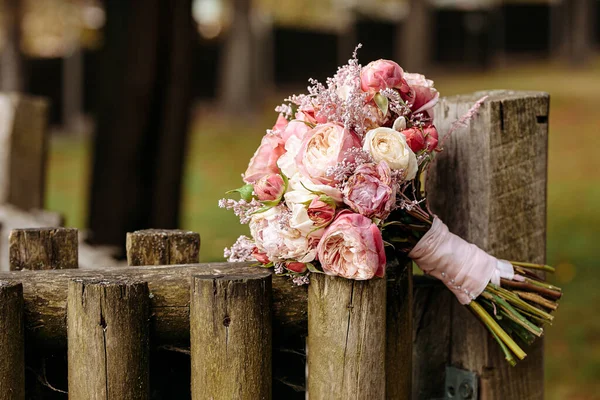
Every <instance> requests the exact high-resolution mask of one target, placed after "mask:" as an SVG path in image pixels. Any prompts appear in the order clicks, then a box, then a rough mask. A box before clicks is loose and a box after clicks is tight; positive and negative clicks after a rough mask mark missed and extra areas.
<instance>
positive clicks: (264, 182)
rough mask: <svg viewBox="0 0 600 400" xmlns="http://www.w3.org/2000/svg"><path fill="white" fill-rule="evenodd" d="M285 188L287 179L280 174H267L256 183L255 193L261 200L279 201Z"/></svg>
mask: <svg viewBox="0 0 600 400" xmlns="http://www.w3.org/2000/svg"><path fill="white" fill-rule="evenodd" d="M285 189H286V188H285V181H284V180H283V177H282V176H281V175H279V174H267V175H265V176H263V177H262V178H260V179H259V180H258V181H257V182H256V183H255V184H254V194H256V197H258V199H259V200H260V201H279V200H280V199H281V197H282V196H283V193H284V192H285Z"/></svg>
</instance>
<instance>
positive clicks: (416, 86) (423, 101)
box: [402, 72, 440, 118]
mask: <svg viewBox="0 0 600 400" xmlns="http://www.w3.org/2000/svg"><path fill="white" fill-rule="evenodd" d="M404 79H406V83H408V86H409V87H410V92H409V93H402V98H403V99H404V101H406V102H409V103H411V107H410V108H411V110H412V112H413V113H415V114H416V113H424V112H427V113H428V114H429V117H430V118H433V107H434V106H435V105H436V104H437V102H438V99H439V98H440V94H439V92H438V91H437V90H436V89H435V88H434V87H433V81H432V80H430V79H427V78H425V76H424V75H421V74H411V73H408V72H407V73H405V74H404Z"/></svg>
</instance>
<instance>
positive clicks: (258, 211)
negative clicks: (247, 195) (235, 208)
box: [250, 206, 273, 215]
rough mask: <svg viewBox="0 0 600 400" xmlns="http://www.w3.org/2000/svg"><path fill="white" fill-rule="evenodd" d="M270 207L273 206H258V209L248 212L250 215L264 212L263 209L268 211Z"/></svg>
mask: <svg viewBox="0 0 600 400" xmlns="http://www.w3.org/2000/svg"><path fill="white" fill-rule="evenodd" d="M271 208H273V207H271V206H264V207H261V208H259V209H258V210H256V211H254V212H253V213H250V215H254V214H260V213H263V212H265V211H268V210H270V209H271Z"/></svg>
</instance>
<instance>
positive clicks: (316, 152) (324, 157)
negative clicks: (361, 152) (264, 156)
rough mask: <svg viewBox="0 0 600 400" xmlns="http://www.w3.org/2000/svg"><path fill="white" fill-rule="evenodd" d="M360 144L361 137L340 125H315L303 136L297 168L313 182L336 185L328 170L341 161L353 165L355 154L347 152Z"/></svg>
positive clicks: (297, 157) (297, 158)
mask: <svg viewBox="0 0 600 400" xmlns="http://www.w3.org/2000/svg"><path fill="white" fill-rule="evenodd" d="M360 145H361V142H360V138H359V137H358V136H357V135H356V134H355V133H353V132H350V131H348V130H346V129H344V127H342V126H340V125H337V124H333V123H329V124H323V125H317V126H316V127H315V128H314V129H312V130H310V131H309V132H307V133H306V134H305V135H304V140H303V141H302V147H301V148H300V151H299V152H298V155H297V156H296V165H297V167H298V170H299V171H300V173H302V174H303V175H304V176H306V177H307V178H309V179H310V180H312V181H313V182H314V183H317V184H319V183H321V184H324V185H331V186H333V185H334V184H335V183H336V182H335V179H334V177H332V176H331V175H330V174H329V172H330V171H328V169H329V168H333V167H335V166H336V165H337V164H338V163H339V162H341V161H347V162H353V161H354V155H353V154H351V153H349V150H351V149H353V148H360Z"/></svg>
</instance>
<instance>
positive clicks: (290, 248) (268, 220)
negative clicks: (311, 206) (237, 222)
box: [249, 206, 316, 263]
mask: <svg viewBox="0 0 600 400" xmlns="http://www.w3.org/2000/svg"><path fill="white" fill-rule="evenodd" d="M284 211H285V207H284V206H278V207H273V208H271V209H269V210H267V211H265V212H262V213H257V214H254V215H253V216H252V219H251V220H250V224H249V226H250V233H251V234H252V237H253V238H254V241H255V242H256V247H258V250H259V251H261V252H263V253H265V254H266V255H267V257H268V258H269V260H271V261H273V262H278V261H285V260H296V261H299V262H305V263H306V262H310V261H313V260H314V259H315V255H316V248H314V247H311V246H310V243H309V240H308V238H307V237H306V236H305V235H303V234H302V232H301V231H300V230H298V229H295V228H292V227H291V226H290V223H289V221H290V218H289V216H288V215H286V213H284Z"/></svg>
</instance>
